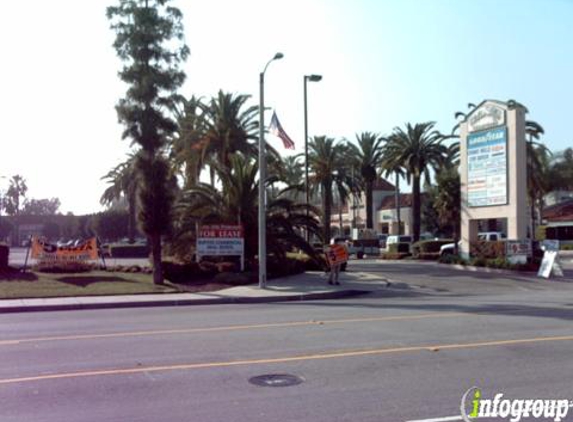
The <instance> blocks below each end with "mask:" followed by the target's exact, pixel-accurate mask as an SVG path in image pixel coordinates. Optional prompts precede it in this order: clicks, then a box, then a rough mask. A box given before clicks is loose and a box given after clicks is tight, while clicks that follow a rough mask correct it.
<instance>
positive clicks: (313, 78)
mask: <svg viewBox="0 0 573 422" xmlns="http://www.w3.org/2000/svg"><path fill="white" fill-rule="evenodd" d="M321 79H322V76H321V75H304V78H303V81H304V83H303V85H304V186H305V192H306V215H307V216H308V207H309V205H310V186H309V183H308V110H307V101H306V83H307V82H308V81H310V82H319V81H320V80H321ZM306 240H307V242H308V241H309V240H310V233H309V232H308V230H307V232H306Z"/></svg>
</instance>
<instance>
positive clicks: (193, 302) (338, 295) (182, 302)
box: [0, 289, 371, 314]
mask: <svg viewBox="0 0 573 422" xmlns="http://www.w3.org/2000/svg"><path fill="white" fill-rule="evenodd" d="M368 293H371V292H370V291H368V290H357V289H349V290H339V291H333V292H321V293H297V294H292V295H284V296H262V297H261V296H259V297H248V296H236V297H218V298H205V299H168V298H166V299H160V300H149V301H126V302H111V301H110V302H99V303H97V302H89V301H86V302H85V303H82V302H70V303H58V304H42V305H22V306H10V307H2V304H1V303H0V314H9V313H23V312H46V311H78V310H95V309H125V308H151V307H162V306H197V305H229V304H249V303H251V304H256V303H273V302H293V301H307V300H326V299H342V298H346V297H353V296H360V295H365V294H368ZM167 295H168V294H167ZM60 299H61V298H60ZM74 299H75V298H74Z"/></svg>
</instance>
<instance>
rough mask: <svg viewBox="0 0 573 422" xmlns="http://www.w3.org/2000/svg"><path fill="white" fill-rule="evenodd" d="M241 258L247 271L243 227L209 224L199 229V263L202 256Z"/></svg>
mask: <svg viewBox="0 0 573 422" xmlns="http://www.w3.org/2000/svg"><path fill="white" fill-rule="evenodd" d="M205 255H210V256H240V257H241V271H244V269H245V241H244V234H243V227H242V226H241V225H228V224H209V225H204V226H201V227H200V228H199V233H198V235H197V261H199V260H200V257H201V256H205Z"/></svg>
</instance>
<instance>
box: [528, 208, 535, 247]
mask: <svg viewBox="0 0 573 422" xmlns="http://www.w3.org/2000/svg"><path fill="white" fill-rule="evenodd" d="M529 213H530V214H531V215H530V217H531V220H530V224H531V225H530V230H531V235H530V238H531V240H535V201H531V205H530V207H529Z"/></svg>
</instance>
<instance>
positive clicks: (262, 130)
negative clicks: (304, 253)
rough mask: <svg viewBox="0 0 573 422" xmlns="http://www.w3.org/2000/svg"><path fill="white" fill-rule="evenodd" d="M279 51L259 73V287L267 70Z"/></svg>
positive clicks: (263, 249)
mask: <svg viewBox="0 0 573 422" xmlns="http://www.w3.org/2000/svg"><path fill="white" fill-rule="evenodd" d="M283 57H284V56H283V53H277V54H275V56H274V57H273V58H272V59H270V60H269V61H268V62H267V64H266V65H265V67H264V69H263V71H262V72H261V73H260V75H259V288H261V289H264V288H265V287H266V285H267V238H266V236H267V227H266V226H267V219H266V208H267V207H266V199H265V197H266V195H265V180H266V178H267V157H266V148H265V72H266V71H267V67H269V65H270V64H271V62H273V61H274V60H279V59H282V58H283Z"/></svg>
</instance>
